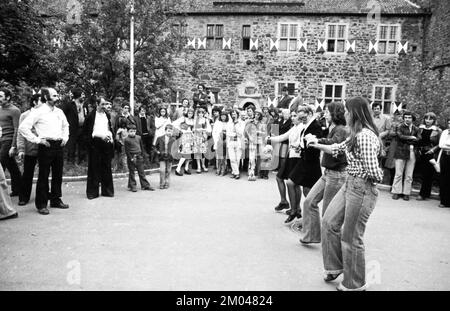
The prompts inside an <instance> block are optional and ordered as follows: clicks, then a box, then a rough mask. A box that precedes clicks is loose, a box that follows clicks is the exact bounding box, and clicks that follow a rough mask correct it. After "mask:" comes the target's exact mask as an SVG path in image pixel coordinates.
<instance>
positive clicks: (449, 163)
mask: <svg viewBox="0 0 450 311" xmlns="http://www.w3.org/2000/svg"><path fill="white" fill-rule="evenodd" d="M440 164H441V184H440V197H441V204H442V205H444V206H447V207H450V154H446V153H445V151H443V152H442V156H441V162H440Z"/></svg>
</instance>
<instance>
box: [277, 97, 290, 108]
mask: <svg viewBox="0 0 450 311" xmlns="http://www.w3.org/2000/svg"><path fill="white" fill-rule="evenodd" d="M292 99H293V97H292V96H290V95H288V96H284V97H283V98H282V99H281V100H280V101H279V102H278V106H277V108H279V109H289V104H290V103H291V101H292Z"/></svg>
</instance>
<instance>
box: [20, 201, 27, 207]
mask: <svg viewBox="0 0 450 311" xmlns="http://www.w3.org/2000/svg"><path fill="white" fill-rule="evenodd" d="M27 204H28V201H25V200H19V206H24V205H27Z"/></svg>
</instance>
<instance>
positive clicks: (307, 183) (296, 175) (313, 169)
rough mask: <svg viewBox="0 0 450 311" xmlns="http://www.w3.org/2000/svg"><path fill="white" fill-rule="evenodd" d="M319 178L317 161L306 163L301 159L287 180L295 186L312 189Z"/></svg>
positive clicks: (320, 173) (320, 170) (318, 161)
mask: <svg viewBox="0 0 450 311" xmlns="http://www.w3.org/2000/svg"><path fill="white" fill-rule="evenodd" d="M321 176H322V169H321V168H320V160H319V159H317V161H314V162H311V161H309V162H307V161H305V160H304V159H303V158H301V159H300V160H299V161H298V162H297V164H296V166H295V167H294V168H293V169H292V170H291V174H290V175H289V179H290V180H292V181H293V182H294V184H296V185H300V186H302V187H307V188H312V187H313V186H314V185H315V183H316V182H317V181H318V180H319V178H320V177H321Z"/></svg>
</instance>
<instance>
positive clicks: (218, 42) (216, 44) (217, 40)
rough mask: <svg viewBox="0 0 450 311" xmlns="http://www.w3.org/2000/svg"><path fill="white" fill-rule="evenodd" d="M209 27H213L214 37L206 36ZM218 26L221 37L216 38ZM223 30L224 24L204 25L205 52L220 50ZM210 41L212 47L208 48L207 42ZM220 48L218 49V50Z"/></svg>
mask: <svg viewBox="0 0 450 311" xmlns="http://www.w3.org/2000/svg"><path fill="white" fill-rule="evenodd" d="M209 26H213V27H214V28H213V35H214V36H212V37H211V36H208V35H209V33H208V27H209ZM218 26H222V36H221V37H220V36H217V29H218ZM224 29H225V25H224V24H206V36H205V37H206V47H205V49H206V50H221V49H222V44H223V38H224ZM210 40H213V42H214V44H213V47H210V46H209V42H210ZM219 47H220V48H219Z"/></svg>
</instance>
